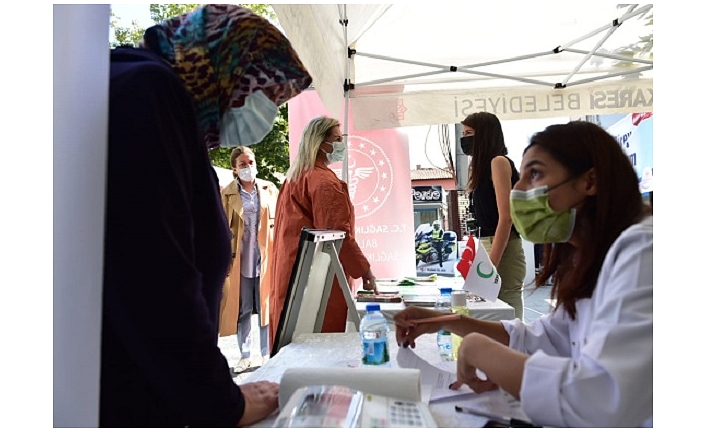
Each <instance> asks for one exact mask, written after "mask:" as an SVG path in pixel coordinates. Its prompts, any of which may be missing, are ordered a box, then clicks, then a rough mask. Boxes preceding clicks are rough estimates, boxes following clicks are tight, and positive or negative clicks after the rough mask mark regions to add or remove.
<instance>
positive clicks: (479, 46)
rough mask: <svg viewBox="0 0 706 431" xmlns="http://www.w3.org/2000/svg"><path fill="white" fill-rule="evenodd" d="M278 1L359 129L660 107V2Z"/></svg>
mask: <svg viewBox="0 0 706 431" xmlns="http://www.w3.org/2000/svg"><path fill="white" fill-rule="evenodd" d="M272 6H273V7H274V10H275V12H276V13H277V17H278V19H279V21H280V23H281V24H282V27H283V29H284V32H285V34H286V35H287V37H288V39H289V40H290V41H291V43H292V45H293V46H294V48H295V49H296V51H297V52H298V53H299V55H300V57H301V59H302V61H303V62H304V64H305V65H306V67H307V68H308V70H309V72H310V73H311V74H312V76H313V85H314V87H315V88H316V90H317V91H318V93H319V95H320V97H321V100H322V101H323V103H324V105H325V106H326V107H327V109H328V110H329V111H330V112H331V113H332V115H338V114H339V113H341V112H344V113H345V112H348V110H349V109H350V110H351V112H352V121H353V123H354V125H355V128H356V129H357V130H369V129H382V128H390V127H400V126H417V125H430V124H452V123H457V122H459V121H460V120H461V119H462V118H463V117H465V115H467V114H470V113H472V112H476V111H489V112H493V113H495V114H496V115H497V116H498V117H499V118H501V119H525V118H549V117H569V116H579V115H595V114H612V113H630V112H644V111H652V57H651V51H652V46H651V40H652V37H651V35H652V27H651V23H652V19H651V17H652V13H653V10H652V5H623V6H621V7H618V5H617V4H601V3H599V2H561V3H543V2H539V3H537V2H507V1H495V2H463V3H460V2H458V3H456V2H454V3H453V6H451V5H449V4H447V3H443V2H441V3H425V4H385V5H365V4H340V5H336V4H282V5H272ZM647 41H649V42H647ZM639 48H641V49H639ZM639 51H643V54H644V52H646V53H647V54H646V55H639V54H637V53H638V52H639ZM342 120H343V122H344V133H346V131H347V116H346V115H344V117H343V119H342Z"/></svg>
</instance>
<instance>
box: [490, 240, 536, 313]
mask: <svg viewBox="0 0 706 431" xmlns="http://www.w3.org/2000/svg"><path fill="white" fill-rule="evenodd" d="M494 238H495V237H492V236H486V237H482V238H481V239H480V241H481V244H483V247H485V250H486V251H487V252H488V254H490V249H491V247H492V246H493V239H494ZM496 269H497V270H498V274H500V278H501V279H502V282H501V284H500V294H499V295H498V298H500V299H501V300H503V301H505V302H507V303H508V304H510V306H511V307H512V308H514V309H515V317H517V318H518V319H520V320H523V318H524V311H525V306H524V299H523V297H522V287H523V286H524V280H525V272H526V270H527V267H526V264H525V252H524V250H522V239H521V238H520V237H519V235H517V234H516V233H514V232H510V239H509V240H508V241H507V247H505V252H503V256H502V258H500V264H499V265H498V267H497V268H496Z"/></svg>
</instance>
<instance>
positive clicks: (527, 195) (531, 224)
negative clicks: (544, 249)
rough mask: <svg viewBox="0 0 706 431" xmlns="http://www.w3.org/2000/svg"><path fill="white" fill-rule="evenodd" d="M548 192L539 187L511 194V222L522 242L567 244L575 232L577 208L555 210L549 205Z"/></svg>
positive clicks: (515, 191)
mask: <svg viewBox="0 0 706 431" xmlns="http://www.w3.org/2000/svg"><path fill="white" fill-rule="evenodd" d="M561 184H563V183H561ZM561 184H558V185H556V186H554V187H552V188H555V187H558V186H559V185H561ZM549 190H550V189H549V187H547V186H542V187H537V188H535V189H532V190H527V191H521V190H512V191H510V215H511V216H512V223H513V224H514V225H515V228H516V229H517V231H518V232H519V233H520V235H522V237H523V238H524V239H526V240H527V241H529V242H532V243H535V244H549V243H557V242H566V241H568V240H569V238H571V234H572V233H573V231H574V223H575V221H576V208H571V209H569V210H566V211H561V212H557V211H554V210H553V209H552V208H551V207H550V206H549Z"/></svg>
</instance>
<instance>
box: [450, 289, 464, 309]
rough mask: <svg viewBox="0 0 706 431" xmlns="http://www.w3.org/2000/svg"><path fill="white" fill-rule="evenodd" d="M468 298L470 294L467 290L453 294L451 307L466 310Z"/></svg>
mask: <svg viewBox="0 0 706 431" xmlns="http://www.w3.org/2000/svg"><path fill="white" fill-rule="evenodd" d="M466 298H468V294H467V293H466V291H465V290H457V291H455V292H452V293H451V306H452V307H463V308H466Z"/></svg>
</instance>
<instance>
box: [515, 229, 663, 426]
mask: <svg viewBox="0 0 706 431" xmlns="http://www.w3.org/2000/svg"><path fill="white" fill-rule="evenodd" d="M576 308H577V314H576V320H574V321H572V320H571V319H570V318H569V317H568V314H566V313H565V312H564V310H563V309H559V310H557V312H556V313H554V314H549V315H545V316H542V318H540V319H539V320H537V321H535V322H534V323H533V324H531V325H525V324H523V323H521V322H520V321H519V320H518V319H515V320H512V321H502V323H503V325H504V327H505V330H506V331H507V332H508V334H509V335H510V347H512V348H513V349H516V350H519V351H522V352H524V353H528V354H530V355H531V356H530V358H529V360H528V361H527V362H526V363H525V369H524V376H523V378H522V387H521V390H520V398H521V403H522V408H523V410H524V411H525V413H526V414H527V415H528V416H529V418H530V419H532V421H533V422H534V423H537V424H540V425H544V426H555V427H638V426H652V378H653V376H652V366H653V363H654V360H653V351H652V347H653V346H652V217H651V216H650V217H647V218H645V219H644V220H643V221H642V222H641V223H638V224H635V225H633V226H631V227H629V228H628V229H626V230H625V231H624V232H623V233H622V234H621V235H620V236H619V237H618V239H617V240H616V241H615V243H613V245H612V246H611V248H610V250H609V251H608V254H607V255H606V258H605V261H604V262H603V266H602V268H601V272H600V274H599V275H598V280H597V285H596V289H595V291H594V292H593V297H592V298H587V299H582V300H579V301H578V302H577V304H576Z"/></svg>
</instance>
